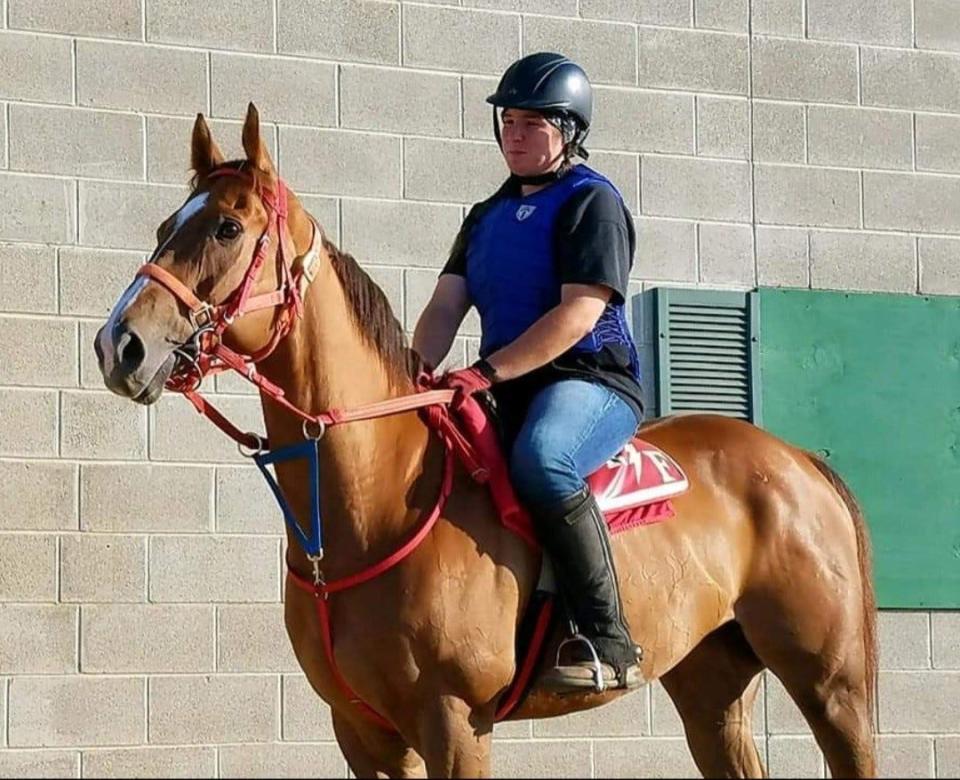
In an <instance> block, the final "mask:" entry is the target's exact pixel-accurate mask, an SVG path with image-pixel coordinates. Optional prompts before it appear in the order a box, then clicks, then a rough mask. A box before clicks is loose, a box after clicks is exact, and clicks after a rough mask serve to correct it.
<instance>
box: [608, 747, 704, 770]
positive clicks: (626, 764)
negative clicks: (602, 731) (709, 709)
mask: <svg viewBox="0 0 960 780" xmlns="http://www.w3.org/2000/svg"><path fill="white" fill-rule="evenodd" d="M594 765H595V768H596V773H597V775H598V776H599V777H637V776H638V775H639V774H642V775H643V776H644V777H700V776H701V775H700V773H699V772H698V771H697V766H696V764H694V762H693V758H692V757H691V755H690V749H689V748H688V747H687V741H686V740H685V739H681V738H657V739H644V740H624V741H616V742H605V743H604V744H603V745H602V747H600V749H597V750H595V752H594Z"/></svg>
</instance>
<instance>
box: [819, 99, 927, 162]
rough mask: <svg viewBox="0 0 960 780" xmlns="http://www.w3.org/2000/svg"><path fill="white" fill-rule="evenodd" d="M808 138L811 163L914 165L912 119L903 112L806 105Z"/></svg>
mask: <svg viewBox="0 0 960 780" xmlns="http://www.w3.org/2000/svg"><path fill="white" fill-rule="evenodd" d="M807 139H808V146H809V156H810V162H811V163H812V164H814V165H843V166H847V167H851V168H900V169H904V170H909V169H910V168H912V167H913V120H912V118H911V116H910V114H907V113H904V112H902V111H881V110H875V109H869V108H846V107H833V106H809V107H808V108H807Z"/></svg>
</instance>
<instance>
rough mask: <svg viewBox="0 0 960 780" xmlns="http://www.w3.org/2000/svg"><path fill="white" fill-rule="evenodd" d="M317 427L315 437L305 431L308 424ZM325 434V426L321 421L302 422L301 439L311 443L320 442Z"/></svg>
mask: <svg viewBox="0 0 960 780" xmlns="http://www.w3.org/2000/svg"><path fill="white" fill-rule="evenodd" d="M311 423H312V424H313V425H316V426H317V433H316V435H312V434H311V433H310V431H308V430H307V426H308V425H310V424H311ZM326 432H327V425H326V423H324V421H323V420H304V421H303V438H304V439H312V440H313V441H320V439H322V438H323V434H325V433H326Z"/></svg>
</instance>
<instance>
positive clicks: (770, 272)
mask: <svg viewBox="0 0 960 780" xmlns="http://www.w3.org/2000/svg"><path fill="white" fill-rule="evenodd" d="M757 284H758V285H760V286H761V287H809V286H810V258H809V255H808V253H807V231H806V230H797V229H793V228H778V227H765V226H762V225H761V226H757Z"/></svg>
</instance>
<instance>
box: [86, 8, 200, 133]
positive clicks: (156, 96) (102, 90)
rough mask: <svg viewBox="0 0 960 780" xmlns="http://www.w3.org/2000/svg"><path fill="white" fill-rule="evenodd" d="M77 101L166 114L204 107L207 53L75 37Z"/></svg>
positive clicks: (186, 112)
mask: <svg viewBox="0 0 960 780" xmlns="http://www.w3.org/2000/svg"><path fill="white" fill-rule="evenodd" d="M148 17H149V15H148ZM77 102H78V104H79V105H81V106H91V107H94V108H117V109H120V110H121V111H149V112H154V113H163V114H181V115H183V114H187V115H189V114H193V113H195V112H197V111H205V110H206V108H207V57H206V54H205V53H204V52H202V51H191V50H188V49H175V48H167V47H160V46H145V45H143V44H127V43H114V42H105V41H87V40H80V41H77Z"/></svg>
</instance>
